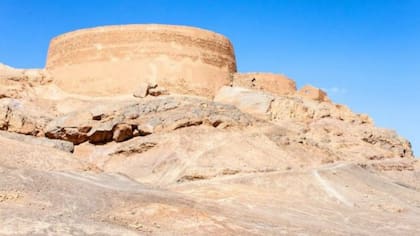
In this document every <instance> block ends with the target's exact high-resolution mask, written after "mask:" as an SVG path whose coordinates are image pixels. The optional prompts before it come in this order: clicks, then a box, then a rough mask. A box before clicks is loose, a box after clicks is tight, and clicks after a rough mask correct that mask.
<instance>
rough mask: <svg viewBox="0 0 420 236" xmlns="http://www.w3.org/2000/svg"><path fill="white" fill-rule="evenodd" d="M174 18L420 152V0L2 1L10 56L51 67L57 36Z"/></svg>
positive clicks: (3, 45) (255, 67) (0, 37)
mask: <svg viewBox="0 0 420 236" xmlns="http://www.w3.org/2000/svg"><path fill="white" fill-rule="evenodd" d="M128 23H164V24H181V25H190V26H198V27H201V28H206V29H210V30H213V31H217V32H219V33H222V34H224V35H226V36H228V37H229V38H230V39H231V40H232V42H233V44H234V46H235V51H236V57H237V61H238V69H239V71H242V72H246V71H267V72H277V73H284V74H286V75H288V76H289V77H291V78H293V79H294V80H296V82H297V84H298V86H303V85H304V84H307V83H309V84H313V85H315V86H318V87H321V88H325V89H326V90H327V91H328V92H329V95H330V97H331V98H332V99H333V100H334V101H335V102H337V103H344V104H347V105H348V106H350V108H352V109H353V110H354V111H356V112H363V113H368V114H369V115H370V116H372V117H373V118H374V120H375V123H376V124H377V125H378V126H381V127H387V128H391V129H395V130H397V131H398V133H399V134H401V135H402V136H404V137H406V138H408V139H409V140H410V141H411V142H412V144H413V146H414V149H415V150H416V151H417V153H419V152H420V138H419V136H420V109H419V108H420V105H419V102H420V1H417V0H412V1H410V0H394V1H391V0H363V1H360V0H329V1H323V0H307V1H305V0H289V1H281V0H272V1H270V0H255V1H246V0H243V1H234V0H231V1H230V0H229V1H228V0H226V1H225V0H223V1H222V0H195V1H192V0H191V1H187V0H177V1H175V0H167V1H164V0H149V1H140V0H137V1H136V0H132V1H123V0H120V1H116V0H101V1H99V0H98V1H88V0H84V1H77V0H62V1H59V0H56V1H51V0H50V1H47V0H43V1H42V0H40V1H17V0H14V1H12V0H1V1H0V62H3V63H6V64H10V65H12V66H15V67H43V66H44V63H45V57H46V52H47V49H48V43H49V40H50V39H51V38H52V37H54V36H56V35H58V34H61V33H64V32H67V31H71V30H75V29H79V28H86V27H92V26H98V25H109V24H128Z"/></svg>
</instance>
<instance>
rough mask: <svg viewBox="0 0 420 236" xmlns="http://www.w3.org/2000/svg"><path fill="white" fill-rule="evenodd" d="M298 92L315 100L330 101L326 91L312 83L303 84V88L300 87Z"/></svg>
mask: <svg viewBox="0 0 420 236" xmlns="http://www.w3.org/2000/svg"><path fill="white" fill-rule="evenodd" d="M298 94H299V95H300V96H302V97H304V98H308V99H312V100H315V101H319V102H330V99H329V98H328V96H327V93H326V92H324V91H323V90H322V89H319V88H316V87H314V86H312V85H305V86H303V87H302V88H301V89H299V91H298Z"/></svg>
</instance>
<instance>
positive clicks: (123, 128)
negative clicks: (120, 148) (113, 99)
mask: <svg viewBox="0 0 420 236" xmlns="http://www.w3.org/2000/svg"><path fill="white" fill-rule="evenodd" d="M132 137H133V128H132V127H131V125H128V124H117V125H116V126H115V128H114V133H113V135H112V139H113V140H114V141H115V142H123V141H125V140H128V139H130V138H132Z"/></svg>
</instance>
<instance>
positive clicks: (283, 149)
mask: <svg viewBox="0 0 420 236" xmlns="http://www.w3.org/2000/svg"><path fill="white" fill-rule="evenodd" d="M45 73H46V72H45V71H42V70H31V71H30V73H29V72H28V70H25V71H22V70H17V69H13V68H10V67H7V66H4V65H0V129H1V130H3V131H2V132H0V235H191V234H194V235H282V234H284V235H419V234H420V221H419V216H420V165H419V163H418V161H417V160H416V159H415V158H414V156H413V153H412V150H411V146H410V143H409V142H408V141H407V140H405V139H404V138H402V137H400V136H399V135H398V134H396V133H395V132H393V131H390V130H387V129H382V128H377V127H375V126H374V124H373V121H372V120H371V119H370V118H369V117H368V116H367V115H360V114H354V113H353V112H351V111H350V110H349V109H348V108H347V107H345V106H343V105H338V104H334V103H332V102H330V101H329V99H328V98H327V97H326V95H325V94H323V93H321V92H322V91H320V90H319V91H318V90H317V89H316V88H313V87H306V88H305V89H310V93H309V95H308V96H305V94H306V93H304V94H302V93H299V92H296V91H294V89H289V90H288V92H284V91H281V92H279V94H276V93H275V91H277V90H271V91H267V90H266V89H265V88H266V87H264V78H262V79H261V80H262V81H257V83H256V85H257V87H255V88H254V87H253V86H254V85H253V83H254V81H251V82H249V80H247V78H246V76H245V77H244V76H242V77H239V78H240V79H241V81H238V82H235V81H234V83H233V85H235V84H236V85H238V84H242V85H243V86H244V87H242V88H240V87H236V86H234V87H229V86H228V87H223V88H222V89H221V90H220V91H219V93H218V94H216V96H215V99H214V100H210V99H209V98H205V97H193V96H186V95H179V94H178V95H177V94H165V93H164V94H161V93H152V92H150V91H148V89H149V88H146V90H145V92H144V94H143V95H144V96H142V97H134V96H127V95H124V96H116V97H88V96H81V95H75V94H68V93H65V92H63V91H61V90H60V89H58V88H57V87H55V85H53V84H52V83H50V80H49V79H48V76H47V75H46V74H45ZM259 76H261V75H259ZM258 78H260V77H258ZM267 78H268V79H267V80H268V81H270V83H275V82H273V79H272V78H275V76H274V77H273V75H270V76H269V77H267ZM287 83H288V84H289V87H290V86H291V87H290V88H292V87H293V86H294V84H293V83H292V82H287ZM153 87H155V86H153ZM269 87H270V86H269ZM270 88H271V89H272V87H270ZM280 90H281V89H280V88H279V89H278V91H280ZM273 91H274V92H273ZM158 95H159V96H158Z"/></svg>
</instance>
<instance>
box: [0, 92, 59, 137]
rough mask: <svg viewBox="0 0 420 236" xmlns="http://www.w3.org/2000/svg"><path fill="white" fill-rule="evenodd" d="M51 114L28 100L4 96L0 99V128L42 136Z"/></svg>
mask: <svg viewBox="0 0 420 236" xmlns="http://www.w3.org/2000/svg"><path fill="white" fill-rule="evenodd" d="M52 117H53V114H49V113H48V112H46V111H44V110H43V109H42V108H41V107H38V106H37V105H35V104H32V103H30V102H25V101H22V100H17V99H9V98H4V99H1V100H0V129H1V130H7V131H9V132H16V133H20V134H30V135H35V136H37V135H38V136H42V135H43V133H44V129H45V127H46V125H47V123H48V122H49V121H51V120H52Z"/></svg>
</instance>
